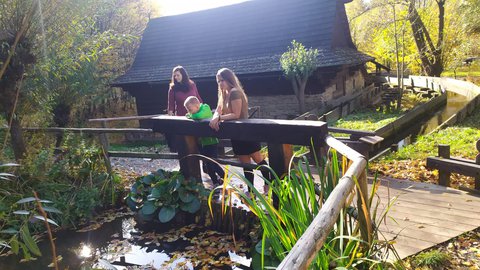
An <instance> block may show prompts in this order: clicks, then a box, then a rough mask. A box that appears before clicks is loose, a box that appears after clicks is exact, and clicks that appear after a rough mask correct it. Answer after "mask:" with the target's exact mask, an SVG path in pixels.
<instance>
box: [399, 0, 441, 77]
mask: <svg viewBox="0 0 480 270" xmlns="http://www.w3.org/2000/svg"><path fill="white" fill-rule="evenodd" d="M437 5H438V9H439V12H438V19H439V21H438V26H439V27H438V42H437V46H435V45H434V44H433V42H432V39H431V38H430V33H429V32H428V30H427V28H426V27H425V24H424V23H423V21H422V19H421V18H420V15H419V14H418V12H417V9H416V8H415V0H410V3H409V6H408V12H409V16H408V20H409V21H410V25H411V27H412V33H413V38H414V40H415V44H416V45H417V50H418V53H419V55H420V61H421V63H422V69H423V72H424V73H425V74H426V75H428V76H440V75H441V73H442V71H443V59H442V52H443V51H442V47H443V34H444V25H445V0H437Z"/></svg>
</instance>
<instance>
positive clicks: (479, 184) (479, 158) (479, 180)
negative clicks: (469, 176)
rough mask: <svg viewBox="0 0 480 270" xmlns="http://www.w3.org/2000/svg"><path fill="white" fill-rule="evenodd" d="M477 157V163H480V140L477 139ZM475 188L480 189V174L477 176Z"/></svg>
mask: <svg viewBox="0 0 480 270" xmlns="http://www.w3.org/2000/svg"><path fill="white" fill-rule="evenodd" d="M476 146H477V151H478V152H479V153H478V154H477V157H476V158H475V163H477V164H480V140H478V141H477V145H476ZM475 189H476V190H480V176H476V177H475Z"/></svg>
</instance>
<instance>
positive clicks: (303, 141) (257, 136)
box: [152, 115, 327, 146]
mask: <svg viewBox="0 0 480 270" xmlns="http://www.w3.org/2000/svg"><path fill="white" fill-rule="evenodd" d="M152 119H153V120H155V121H153V130H154V131H155V132H160V133H165V132H170V133H175V134H176V135H184V136H196V137H217V138H219V139H233V140H242V141H254V142H268V143H280V144H294V145H305V146H309V145H311V140H312V138H313V140H314V144H315V145H319V144H322V143H323V136H325V134H327V124H326V123H325V122H321V121H306V120H299V121H290V120H278V119H242V120H235V121H224V122H221V124H220V130H219V131H215V130H213V129H212V128H211V127H210V126H209V125H208V123H209V121H208V120H201V121H194V120H190V119H187V118H185V117H183V116H167V115H161V116H157V117H154V118H152Z"/></svg>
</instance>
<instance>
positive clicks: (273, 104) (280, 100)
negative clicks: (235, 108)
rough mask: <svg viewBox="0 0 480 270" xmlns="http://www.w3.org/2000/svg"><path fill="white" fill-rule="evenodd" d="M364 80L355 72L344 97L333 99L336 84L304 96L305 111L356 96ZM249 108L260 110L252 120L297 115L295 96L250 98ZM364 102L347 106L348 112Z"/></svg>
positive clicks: (362, 86) (358, 72)
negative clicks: (256, 107) (318, 92)
mask: <svg viewBox="0 0 480 270" xmlns="http://www.w3.org/2000/svg"><path fill="white" fill-rule="evenodd" d="M364 84H365V78H364V77H363V75H362V73H361V72H360V71H356V72H355V73H354V74H353V76H350V77H348V78H347V80H346V81H345V87H346V91H345V92H346V96H341V97H339V98H337V99H334V96H335V93H336V91H337V86H336V84H332V85H330V86H328V87H327V88H326V89H325V91H324V92H323V93H322V94H316V95H305V107H306V109H307V111H310V110H313V109H315V108H321V107H324V106H326V105H327V103H332V102H335V100H342V99H345V98H347V99H348V97H350V96H351V97H353V96H355V95H358V93H359V92H360V91H362V89H364ZM248 100H249V102H248V103H249V106H250V107H254V106H259V107H260V110H259V111H258V112H257V114H256V115H255V116H254V118H269V119H293V118H295V117H296V116H298V115H299V111H298V101H297V98H296V97H295V95H275V96H250V97H249V99H248ZM364 101H365V100H362V101H358V102H355V104H354V105H353V104H352V105H349V107H350V108H349V109H348V110H349V111H351V110H353V109H355V108H357V107H358V106H361V105H365V104H367V103H364Z"/></svg>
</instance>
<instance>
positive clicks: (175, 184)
mask: <svg viewBox="0 0 480 270" xmlns="http://www.w3.org/2000/svg"><path fill="white" fill-rule="evenodd" d="M181 185H182V181H181V180H180V179H178V178H177V179H172V180H171V181H170V183H169V185H168V187H169V190H170V192H175V191H177V189H179V188H180V186H181Z"/></svg>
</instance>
